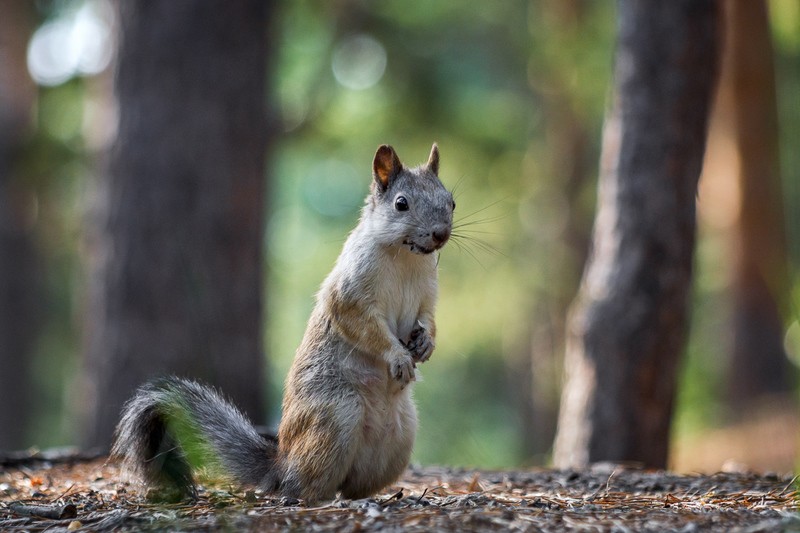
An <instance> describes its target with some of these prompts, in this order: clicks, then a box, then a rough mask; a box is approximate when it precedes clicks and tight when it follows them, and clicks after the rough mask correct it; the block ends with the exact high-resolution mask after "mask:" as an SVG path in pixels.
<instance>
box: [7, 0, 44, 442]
mask: <svg viewBox="0 0 800 533" xmlns="http://www.w3.org/2000/svg"><path fill="white" fill-rule="evenodd" d="M32 28H33V12H32V6H31V4H30V3H29V2H27V1H25V0H2V2H0V450H4V449H6V450H7V449H16V448H21V447H23V446H27V445H28V444H29V442H27V441H26V434H25V433H26V430H27V429H28V421H29V420H30V419H31V405H32V403H33V398H32V394H31V392H30V391H31V389H32V385H33V384H32V379H31V366H32V365H31V360H32V358H33V351H34V343H35V340H36V333H37V330H38V325H39V322H40V319H41V316H40V314H39V309H40V307H41V306H40V302H39V298H40V290H39V289H40V287H39V276H38V274H37V273H38V271H39V266H40V265H39V257H38V253H37V251H36V246H35V242H34V227H35V220H36V216H35V205H36V202H35V192H34V191H33V188H32V187H31V186H30V185H29V184H26V183H25V177H24V174H23V169H21V168H20V159H21V158H20V157H19V156H20V154H21V152H22V150H23V149H24V145H25V142H26V140H27V139H29V138H30V134H31V132H32V129H33V128H32V124H31V121H32V120H31V119H32V113H33V104H34V100H35V98H36V87H35V86H34V84H33V81H32V80H31V79H30V76H29V75H28V71H27V68H26V63H25V53H26V47H27V43H28V39H29V38H30V33H31V31H32Z"/></svg>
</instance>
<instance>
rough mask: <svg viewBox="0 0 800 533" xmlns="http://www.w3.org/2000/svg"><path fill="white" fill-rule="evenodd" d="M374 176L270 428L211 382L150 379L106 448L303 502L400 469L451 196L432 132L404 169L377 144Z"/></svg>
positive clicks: (170, 480) (384, 480)
mask: <svg viewBox="0 0 800 533" xmlns="http://www.w3.org/2000/svg"><path fill="white" fill-rule="evenodd" d="M372 174H373V180H372V184H371V187H370V193H369V195H368V196H367V198H366V201H365V205H364V207H363V209H362V212H361V217H360V219H359V222H358V225H357V226H356V227H355V229H354V230H353V231H352V232H351V233H350V235H349V236H348V238H347V240H346V242H345V244H344V247H343V249H342V252H341V254H340V255H339V258H338V259H337V260H336V264H335V266H334V267H333V270H332V271H331V273H330V274H329V275H328V276H327V278H326V279H325V281H324V282H323V283H322V286H321V289H320V290H319V292H318V294H317V298H316V305H315V307H314V310H313V311H312V314H311V317H310V319H309V321H308V326H307V328H306V331H305V335H304V337H303V340H302V342H301V344H300V347H299V348H298V349H297V352H296V354H295V357H294V360H293V362H292V366H291V369H290V371H289V374H288V376H287V378H286V382H285V386H284V396H283V404H282V416H281V422H280V425H279V428H278V435H277V439H276V438H275V437H272V438H265V437H263V436H261V435H260V434H259V433H258V432H257V431H256V430H255V428H254V427H253V425H252V424H251V423H250V421H249V420H247V418H246V417H245V416H244V415H243V414H242V413H241V411H239V410H238V409H237V408H236V407H235V406H233V405H232V404H231V403H230V402H229V401H227V400H226V399H225V398H224V397H223V396H222V395H221V394H220V393H219V392H217V391H216V390H215V389H213V388H210V387H208V386H205V385H201V384H200V383H197V382H195V381H191V380H188V379H183V378H178V377H167V378H161V379H157V380H154V381H151V382H149V383H147V384H145V385H143V386H142V387H140V388H139V389H138V390H137V392H136V393H135V394H134V396H133V398H131V399H130V400H129V401H128V402H127V403H126V404H125V406H124V407H123V410H122V415H121V419H120V422H119V424H118V426H117V429H116V431H115V439H114V444H113V447H112V450H111V455H112V457H117V458H119V459H120V460H121V463H122V467H123V470H124V471H125V472H126V473H128V474H129V475H130V476H132V477H134V478H139V479H141V480H143V481H144V482H145V483H146V484H150V485H157V486H161V487H171V488H176V489H178V490H179V491H180V494H182V495H185V496H190V497H191V496H196V488H195V482H194V478H193V472H192V471H193V469H194V468H196V467H200V466H202V467H205V468H210V469H211V470H212V471H216V472H217V473H220V474H222V475H224V476H226V477H228V478H230V479H232V480H234V481H236V482H238V483H241V484H244V485H255V486H257V487H258V488H260V489H263V490H265V491H268V492H272V493H277V494H280V495H282V496H286V497H291V498H299V499H303V500H306V501H309V502H313V501H320V500H332V499H334V498H335V497H336V495H337V493H339V494H341V496H342V497H343V498H346V499H358V498H365V497H368V496H370V495H372V494H374V493H376V492H378V491H379V490H381V489H383V488H384V487H386V486H387V485H389V484H391V483H393V482H395V481H396V480H397V479H398V478H399V477H400V475H401V474H402V473H403V471H404V470H405V468H406V466H407V465H408V462H409V458H410V455H411V449H412V447H413V443H414V438H415V434H416V429H417V412H416V407H415V405H414V402H413V399H412V396H411V388H412V387H411V385H412V383H413V382H414V381H415V378H416V373H415V369H416V365H417V364H419V363H424V362H425V361H427V360H428V359H429V358H430V356H431V353H432V352H433V350H434V346H435V342H434V340H435V337H436V325H435V322H434V307H435V304H436V298H437V291H438V289H437V266H438V251H439V250H440V249H441V248H442V247H443V246H444V245H445V243H447V241H448V239H449V238H450V234H451V231H452V222H453V211H454V209H455V202H454V200H453V195H452V194H451V193H450V192H449V191H448V190H447V189H446V188H445V187H444V185H443V184H442V182H441V181H440V180H439V177H438V174H439V149H438V147H437V145H436V144H434V145H433V146H432V148H431V151H430V155H429V157H428V161H427V163H425V164H423V165H420V166H418V167H415V168H406V167H404V166H403V164H402V163H401V162H400V159H399V158H398V156H397V154H396V152H395V150H394V149H393V148H392V147H391V146H388V145H381V146H380V147H378V149H377V151H376V153H375V157H374V160H373V163H372Z"/></svg>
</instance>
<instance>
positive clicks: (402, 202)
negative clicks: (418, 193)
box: [394, 196, 408, 211]
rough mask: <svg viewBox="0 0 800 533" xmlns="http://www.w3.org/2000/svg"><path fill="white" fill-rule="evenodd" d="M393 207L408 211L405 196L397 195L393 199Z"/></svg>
mask: <svg viewBox="0 0 800 533" xmlns="http://www.w3.org/2000/svg"><path fill="white" fill-rule="evenodd" d="M394 208H395V209H397V210H398V211H408V200H406V197H405V196H398V197H397V199H396V200H395V201H394Z"/></svg>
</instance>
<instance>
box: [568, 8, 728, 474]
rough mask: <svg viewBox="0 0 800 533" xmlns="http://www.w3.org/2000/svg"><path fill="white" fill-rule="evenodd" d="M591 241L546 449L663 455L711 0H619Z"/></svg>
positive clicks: (584, 458) (706, 78) (713, 15)
mask: <svg viewBox="0 0 800 533" xmlns="http://www.w3.org/2000/svg"><path fill="white" fill-rule="evenodd" d="M618 6H619V7H618V9H619V37H618V43H617V52H616V64H615V98H614V102H613V106H612V110H611V112H610V115H609V117H608V119H607V122H606V125H605V129H604V133H603V155H602V158H601V159H602V161H601V165H602V169H601V175H600V180H599V194H598V212H597V217H596V220H595V229H594V235H593V251H592V255H591V257H590V259H589V261H588V264H587V267H586V271H585V272H584V277H583V281H582V284H581V289H580V291H579V294H578V296H577V298H576V301H575V302H574V304H573V308H572V310H571V312H570V317H569V322H568V339H567V349H566V359H565V368H566V373H567V381H566V384H565V388H564V392H563V395H562V403H561V412H560V415H559V426H558V432H557V435H556V441H555V451H554V461H555V463H556V465H557V466H559V467H580V466H585V465H586V464H587V463H590V462H594V461H602V460H611V461H636V462H641V463H643V464H644V465H646V466H650V467H664V466H665V465H666V461H667V449H668V441H669V427H670V419H671V416H672V407H673V400H674V396H675V385H676V374H677V368H678V361H679V356H680V354H681V351H682V349H683V346H684V339H685V337H686V330H687V304H688V297H689V293H690V285H691V273H692V260H693V251H694V240H695V203H694V202H695V195H696V192H697V180H698V177H699V175H700V167H701V163H702V156H703V148H704V144H705V136H706V123H707V117H708V109H709V105H710V97H711V93H712V88H713V81H714V72H715V67H716V63H717V53H716V50H717V31H716V30H717V23H718V15H717V5H716V2H715V1H714V0H673V1H670V2H663V1H660V0H622V1H620V2H619V4H618Z"/></svg>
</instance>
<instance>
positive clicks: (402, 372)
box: [389, 354, 414, 387]
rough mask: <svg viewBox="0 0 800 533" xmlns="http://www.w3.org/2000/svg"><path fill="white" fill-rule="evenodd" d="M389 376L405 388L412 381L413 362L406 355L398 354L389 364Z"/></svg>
mask: <svg viewBox="0 0 800 533" xmlns="http://www.w3.org/2000/svg"><path fill="white" fill-rule="evenodd" d="M389 375H390V376H391V377H392V378H393V379H396V380H397V381H399V382H400V383H402V385H403V386H404V387H405V386H406V385H408V384H409V382H411V381H413V380H414V360H413V359H412V358H411V356H409V355H408V354H398V355H397V356H395V357H394V358H393V359H392V360H391V362H390V363H389Z"/></svg>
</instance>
